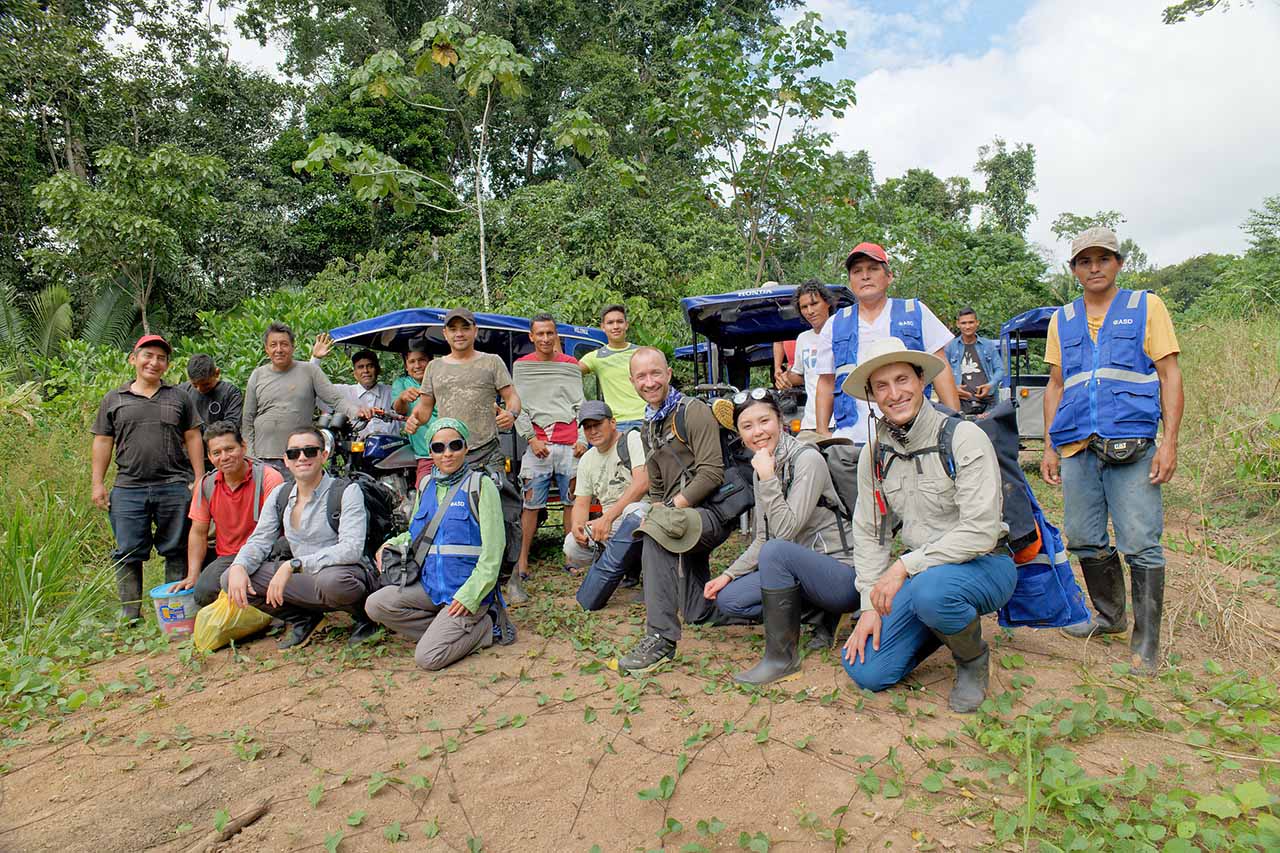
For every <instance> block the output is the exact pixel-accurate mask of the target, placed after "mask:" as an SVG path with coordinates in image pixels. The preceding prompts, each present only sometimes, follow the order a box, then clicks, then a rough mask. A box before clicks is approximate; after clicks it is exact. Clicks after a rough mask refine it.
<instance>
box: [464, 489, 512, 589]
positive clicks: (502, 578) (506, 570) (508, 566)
mask: <svg viewBox="0 0 1280 853" xmlns="http://www.w3.org/2000/svg"><path fill="white" fill-rule="evenodd" d="M480 473H481V474H482V476H485V477H488V478H489V479H490V480H491V481H492V482H493V484H494V485H495V486H497V487H498V498H499V500H500V501H501V502H502V528H503V532H504V533H505V534H506V537H507V546H506V548H505V549H503V551H502V564H501V565H500V566H499V567H498V587H497V588H498V589H502V587H504V586H506V583H507V581H508V580H510V579H511V572H512V571H513V570H514V569H515V566H516V563H518V562H520V536H521V529H522V528H521V516H522V514H523V512H524V500H523V499H522V498H521V496H520V490H519V489H517V488H516V486H515V483H512V482H511V478H509V477H507V476H506V475H504V474H490V473H487V472H485V471H481V472H480ZM467 504H468V505H469V506H470V507H471V515H472V516H473V517H474V518H477V519H478V518H479V517H480V478H479V477H468V478H467Z"/></svg>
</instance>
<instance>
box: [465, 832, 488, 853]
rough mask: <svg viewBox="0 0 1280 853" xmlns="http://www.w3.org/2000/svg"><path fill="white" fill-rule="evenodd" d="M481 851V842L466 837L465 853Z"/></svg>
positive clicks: (471, 837) (475, 838)
mask: <svg viewBox="0 0 1280 853" xmlns="http://www.w3.org/2000/svg"><path fill="white" fill-rule="evenodd" d="M483 849H484V842H483V841H481V840H480V839H479V838H477V837H474V836H467V853H480V851H481V850H483Z"/></svg>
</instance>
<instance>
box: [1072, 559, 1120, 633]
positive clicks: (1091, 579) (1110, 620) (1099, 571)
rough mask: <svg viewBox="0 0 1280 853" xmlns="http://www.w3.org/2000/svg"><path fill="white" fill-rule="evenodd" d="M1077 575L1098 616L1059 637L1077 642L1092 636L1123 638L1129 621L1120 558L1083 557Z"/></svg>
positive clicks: (1079, 623)
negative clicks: (1082, 580) (1080, 577)
mask: <svg viewBox="0 0 1280 853" xmlns="http://www.w3.org/2000/svg"><path fill="white" fill-rule="evenodd" d="M1080 571H1081V572H1082V573H1083V574H1084V585H1085V588H1086V589H1087V590H1089V601H1090V603H1092V604H1093V609H1094V610H1096V611H1097V613H1098V615H1097V616H1096V617H1095V618H1093V619H1091V620H1089V621H1088V622H1077V623H1076V624H1075V625H1068V626H1066V627H1065V628H1063V629H1062V633H1063V634H1066V635H1067V636H1068V637H1074V638H1076V639H1077V640H1084V639H1087V638H1089V637H1092V636H1093V635H1094V634H1123V633H1124V631H1125V629H1126V628H1128V627H1129V621H1128V620H1127V619H1126V618H1125V615H1124V567H1123V566H1122V565H1121V564H1120V555H1119V554H1117V553H1116V552H1115V551H1112V552H1111V554H1110V555H1109V556H1106V557H1101V558H1093V557H1082V558H1080Z"/></svg>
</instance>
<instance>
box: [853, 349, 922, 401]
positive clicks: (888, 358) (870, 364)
mask: <svg viewBox="0 0 1280 853" xmlns="http://www.w3.org/2000/svg"><path fill="white" fill-rule="evenodd" d="M899 363H905V364H914V365H916V366H917V367H919V368H920V369H921V370H922V371H924V373H923V375H922V377H921V378H923V379H924V382H925V384H926V385H927V384H929V383H930V382H932V381H933V380H934V377H936V376H937V375H938V374H939V373H941V372H942V371H943V370H945V369H946V368H947V364H946V362H944V361H943V360H942V359H940V358H938V357H937V356H936V355H933V354H931V353H927V352H920V351H919V350H913V349H907V345H906V344H904V343H903V342H902V341H900V340H898V339H897V338H883V339H881V340H878V341H873V342H872V343H871V344H870V345H869V346H868V347H867V357H866V358H864V359H863V360H862V361H861V362H859V363H858V366H857V367H856V368H854V370H853V372H852V373H850V374H849V376H848V378H847V379H845V380H844V384H843V385H842V386H840V387H841V388H842V389H843V390H844V393H846V394H848V395H849V396H850V397H857V398H858V399H859V400H866V401H867V402H873V399H874V398H873V397H872V395H871V392H869V391H868V390H867V380H869V379H870V378H871V374H873V373H875V372H876V371H877V370H879V369H880V368H882V367H884V366H885V365H886V364H899Z"/></svg>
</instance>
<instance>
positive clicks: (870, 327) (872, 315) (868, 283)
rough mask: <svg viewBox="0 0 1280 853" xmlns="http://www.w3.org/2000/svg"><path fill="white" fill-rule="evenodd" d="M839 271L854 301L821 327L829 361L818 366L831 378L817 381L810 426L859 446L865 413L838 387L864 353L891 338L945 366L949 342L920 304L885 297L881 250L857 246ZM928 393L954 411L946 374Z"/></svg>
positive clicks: (889, 275) (888, 273)
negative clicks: (832, 423) (829, 371)
mask: <svg viewBox="0 0 1280 853" xmlns="http://www.w3.org/2000/svg"><path fill="white" fill-rule="evenodd" d="M844 268H845V270H847V271H848V273H849V289H850V290H852V291H853V295H854V296H856V297H857V299H858V301H857V304H855V305H851V306H849V307H848V308H842V309H841V310H839V311H837V312H836V313H835V314H834V315H832V317H831V319H830V321H828V322H827V324H826V325H825V326H823V327H822V345H823V347H824V348H829V350H830V353H831V357H830V360H829V361H828V360H827V359H825V358H824V359H822V361H824V362H827V363H830V364H832V365H833V366H834V369H835V373H833V374H825V375H820V376H819V377H818V401H817V406H816V409H817V418H816V422H817V430H818V432H819V433H820V434H822V435H832V434H834V435H836V436H838V437H841V438H848V439H850V440H851V441H853V443H854V444H858V445H861V444H865V443H866V440H867V435H868V426H867V425H868V423H869V421H870V419H871V413H872V412H871V407H870V405H869V404H868V403H867V401H865V400H863V399H859V398H855V397H854V396H853V395H850V394H846V393H844V391H843V390H842V388H841V386H842V384H843V382H844V379H845V377H846V376H848V375H849V374H850V373H851V372H852V371H853V369H854V368H855V367H857V366H858V363H859V362H860V361H862V359H863V357H864V354H865V353H866V351H867V348H868V347H869V346H871V344H873V343H875V342H876V341H880V340H884V339H885V338H889V337H894V338H897V339H898V340H900V341H902V342H903V343H904V344H905V345H906V347H907V349H912V350H917V351H920V352H927V353H933V354H934V355H936V356H938V357H939V358H942V359H944V360H945V358H946V354H945V352H944V350H945V348H946V346H947V344H949V343H951V339H952V338H953V337H955V336H954V335H952V334H951V330H950V329H948V328H947V327H946V326H945V325H944V324H943V323H942V321H941V320H939V319H938V318H937V317H936V316H935V315H934V313H933V312H932V311H930V310H929V306H927V305H925V304H924V303H923V302H921V301H920V300H918V299H898V298H896V297H890V296H889V285H890V284H891V283H892V282H893V271H892V270H891V269H890V268H889V255H888V254H887V253H886V252H885V250H884V247H883V246H880V245H877V244H876V243H859V244H858V245H857V246H854V247H853V251H852V252H850V253H849V257H847V258H845V261H844ZM933 387H934V388H935V389H936V390H937V392H938V399H940V400H941V401H942V403H943V404H944V405H946V406H950V407H951V408H952V409H955V410H956V411H959V410H960V396H959V394H958V393H957V392H956V383H955V380H954V379H953V378H952V377H951V374H950V373H949V372H945V373H942V374H939V375H938V377H937V379H935V380H934V386H933ZM925 393H926V395H927V394H928V389H925ZM833 415H834V417H835V429H834V430H831V429H829V428H828V427H827V424H828V423H830V420H831V418H832V416H833Z"/></svg>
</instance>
